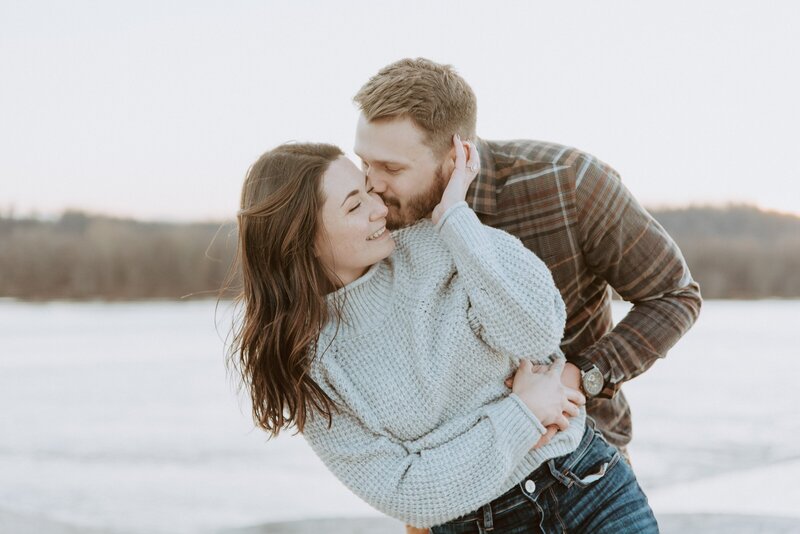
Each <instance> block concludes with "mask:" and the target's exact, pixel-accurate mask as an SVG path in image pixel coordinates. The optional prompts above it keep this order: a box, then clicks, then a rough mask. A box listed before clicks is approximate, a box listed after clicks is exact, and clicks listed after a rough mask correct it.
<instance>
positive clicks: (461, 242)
mask: <svg viewBox="0 0 800 534" xmlns="http://www.w3.org/2000/svg"><path fill="white" fill-rule="evenodd" d="M437 228H438V229H439V232H440V235H441V236H442V238H443V239H444V241H445V243H446V244H447V246H448V248H449V249H450V251H451V252H452V254H453V259H454V261H455V264H456V269H457V271H458V276H459V278H463V279H464V282H465V286H466V290H467V293H468V295H469V301H470V310H469V311H468V314H469V317H470V324H471V326H473V329H474V330H475V329H476V327H477V331H478V334H479V335H480V337H481V339H483V340H484V341H485V342H486V343H487V344H488V345H489V346H491V347H493V348H495V349H496V350H499V351H501V352H503V353H505V354H508V355H510V356H513V357H516V358H530V359H533V360H544V359H546V358H548V357H550V356H552V355H553V354H558V355H560V354H561V352H560V349H559V344H560V342H561V338H562V337H563V335H564V325H565V322H566V317H567V314H566V309H565V306H564V301H563V300H562V298H561V293H560V292H559V291H558V288H557V287H556V285H555V282H554V281H553V276H552V274H551V273H550V270H549V269H548V268H547V265H545V263H544V262H543V261H542V260H541V259H539V257H538V256H536V254H534V253H533V252H531V251H530V250H528V249H527V248H526V247H525V246H524V245H523V244H522V242H521V241H520V240H519V239H518V238H517V237H515V236H513V235H511V234H509V233H507V232H504V231H502V230H498V229H496V228H492V227H489V226H485V225H483V224H482V223H481V222H480V220H479V219H478V217H477V215H475V212H473V211H472V210H471V209H470V208H469V206H468V205H467V203H466V202H460V203H458V204H456V205H454V206H452V207H451V208H450V209H448V210H447V212H445V213H444V215H442V217H441V219H440V221H439V222H438V224H437Z"/></svg>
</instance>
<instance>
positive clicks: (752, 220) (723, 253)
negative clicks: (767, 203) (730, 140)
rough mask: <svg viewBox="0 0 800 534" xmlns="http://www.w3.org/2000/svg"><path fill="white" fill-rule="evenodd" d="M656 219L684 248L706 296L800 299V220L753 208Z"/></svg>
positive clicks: (674, 213) (665, 214)
mask: <svg viewBox="0 0 800 534" xmlns="http://www.w3.org/2000/svg"><path fill="white" fill-rule="evenodd" d="M653 215H654V216H655V217H656V219H658V220H659V222H660V223H661V224H662V225H663V226H664V227H665V228H666V229H667V231H668V232H669V233H670V235H672V237H673V238H674V239H675V241H676V242H677V243H678V245H679V246H680V247H681V250H682V251H683V254H684V256H685V257H686V261H687V263H688V264H689V268H690V269H691V271H692V275H693V276H694V278H695V279H696V280H697V281H698V282H699V283H700V287H701V291H702V293H703V296H704V297H706V298H735V299H749V298H769V297H783V298H798V297H800V217H794V216H791V215H786V214H779V213H772V212H765V211H761V210H758V209H756V208H754V207H752V206H729V207H727V208H724V209H722V208H703V207H694V208H686V209H681V210H670V211H656V212H653Z"/></svg>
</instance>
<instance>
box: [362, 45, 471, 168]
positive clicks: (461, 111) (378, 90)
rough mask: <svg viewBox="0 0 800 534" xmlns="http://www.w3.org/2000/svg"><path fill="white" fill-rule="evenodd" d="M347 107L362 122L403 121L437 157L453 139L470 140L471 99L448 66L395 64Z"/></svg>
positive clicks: (468, 90) (405, 61)
mask: <svg viewBox="0 0 800 534" xmlns="http://www.w3.org/2000/svg"><path fill="white" fill-rule="evenodd" d="M353 101H354V102H355V103H356V104H358V106H359V108H360V109H361V112H362V113H363V114H364V116H365V117H366V119H367V120H368V121H377V120H382V119H397V118H403V117H409V118H410V119H411V120H413V121H414V123H415V124H416V125H417V126H418V127H419V128H421V129H422V130H423V131H424V132H425V133H426V137H427V139H426V141H427V144H428V146H429V147H430V148H431V150H432V151H433V153H434V154H435V155H436V156H437V157H439V156H442V155H444V154H445V153H446V152H447V150H449V148H450V147H451V146H452V139H453V134H456V133H457V134H459V135H460V136H461V138H462V139H463V140H467V139H473V138H474V137H475V122H476V119H477V114H478V103H477V100H476V99H475V93H473V92H472V89H471V88H470V86H469V84H467V82H466V81H465V80H464V78H462V77H461V76H459V75H458V73H457V72H456V70H455V69H454V68H453V67H452V66H451V65H440V64H439V63H435V62H433V61H430V60H428V59H425V58H417V59H401V60H400V61H396V62H395V63H392V64H391V65H387V66H386V67H384V68H383V69H381V70H380V72H378V74H376V75H375V76H373V77H372V78H370V79H369V81H368V82H367V83H366V84H364V86H363V87H362V88H361V89H360V90H359V91H358V93H357V94H356V96H355V97H353Z"/></svg>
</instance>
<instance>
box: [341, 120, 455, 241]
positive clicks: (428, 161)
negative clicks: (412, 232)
mask: <svg viewBox="0 0 800 534" xmlns="http://www.w3.org/2000/svg"><path fill="white" fill-rule="evenodd" d="M355 153H356V155H358V157H359V158H361V165H362V169H363V170H364V172H365V173H367V175H368V176H369V181H370V184H371V185H372V187H373V188H375V192H376V193H378V194H379V195H380V196H381V198H382V199H383V202H384V203H385V204H386V205H387V206H388V208H389V214H388V215H387V217H386V227H387V228H389V229H390V230H395V229H397V228H402V227H403V226H408V225H409V224H413V223H415V222H416V221H418V220H419V219H422V218H423V217H428V216H429V215H430V213H431V212H432V211H433V208H435V207H436V205H437V204H438V203H439V201H440V200H441V199H442V193H443V192H444V189H445V187H446V186H447V179H448V177H449V175H450V173H451V172H452V161H450V159H449V158H447V157H444V158H442V159H441V160H437V158H436V157H435V155H434V153H433V151H432V150H431V149H430V147H428V145H427V144H425V133H424V132H423V131H422V130H421V129H420V128H419V127H417V126H416V125H415V124H414V123H413V121H412V120H411V119H409V118H407V117H404V118H398V119H386V120H379V121H371V122H370V121H368V120H367V119H366V118H365V117H364V115H363V114H362V115H361V116H360V117H359V119H358V125H357V126H356V144H355Z"/></svg>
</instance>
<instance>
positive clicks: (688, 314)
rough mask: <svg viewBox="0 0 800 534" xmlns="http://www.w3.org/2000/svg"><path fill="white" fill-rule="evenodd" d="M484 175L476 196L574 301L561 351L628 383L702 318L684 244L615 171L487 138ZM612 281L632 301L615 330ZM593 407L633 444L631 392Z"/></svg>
mask: <svg viewBox="0 0 800 534" xmlns="http://www.w3.org/2000/svg"><path fill="white" fill-rule="evenodd" d="M477 144H478V150H479V151H480V156H481V171H480V175H479V176H478V177H477V178H476V180H475V181H474V182H473V184H472V185H471V186H470V190H469V192H468V193H467V202H468V203H469V204H470V206H472V208H473V210H475V212H476V213H477V214H478V216H479V218H480V219H481V221H483V223H484V224H487V225H490V226H494V227H496V228H500V229H502V230H505V231H507V232H509V233H511V234H514V235H516V236H517V237H519V238H520V239H521V240H522V242H523V243H524V244H525V246H526V247H528V248H529V249H530V250H532V251H533V252H534V253H535V254H536V255H538V256H539V257H540V258H541V259H542V260H543V261H544V262H545V263H546V264H547V265H548V267H550V270H551V272H552V273H553V278H554V279H555V283H556V285H557V286H558V288H559V289H560V290H561V295H562V296H563V298H564V302H565V303H566V306H567V325H566V329H565V332H564V338H563V341H562V343H561V349H562V350H563V351H564V354H566V355H567V357H569V356H574V355H581V356H583V357H585V358H587V359H589V360H591V361H592V362H594V364H595V365H597V367H598V368H599V369H600V371H601V372H602V373H603V374H604V375H605V378H606V381H610V383H612V384H621V383H622V382H624V381H626V380H630V379H632V378H634V377H635V376H638V375H639V374H641V373H643V372H644V371H646V370H647V369H648V368H649V367H650V366H651V365H652V364H653V363H654V362H655V361H656V360H657V359H659V358H663V357H664V356H665V355H666V354H667V351H668V350H669V349H670V348H671V347H672V346H673V345H674V344H675V343H676V342H677V341H678V339H680V337H681V336H682V335H683V334H684V333H685V332H686V331H687V330H688V329H689V328H690V327H691V326H692V324H694V322H695V320H696V319H697V316H698V314H699V312H700V306H701V303H702V300H701V297H700V288H699V286H698V285H697V283H696V282H695V281H694V280H692V276H691V274H690V273H689V268H688V267H687V265H686V262H685V261H684V259H683V255H682V254H681V251H680V250H679V249H678V246H677V245H676V244H675V242H674V241H673V240H672V238H670V236H669V235H668V234H667V232H666V231H665V230H664V229H663V228H662V227H661V225H660V224H659V223H658V222H656V220H655V219H653V218H652V217H651V216H650V214H648V213H647V211H645V210H644V208H642V206H640V205H639V203H638V202H637V201H636V199H635V198H634V197H633V196H632V195H631V193H630V192H629V191H628V190H627V188H626V187H625V186H623V185H622V183H621V182H620V178H619V176H618V174H617V173H616V171H614V169H612V168H611V167H609V166H608V165H606V164H605V163H603V162H601V161H598V160H597V159H596V158H594V157H592V156H590V155H589V154H586V153H585V152H581V151H579V150H576V149H574V148H570V147H565V146H561V145H557V144H553V143H545V142H541V141H525V140H517V141H486V140H482V139H479V140H478V142H477ZM609 286H610V287H613V288H614V289H615V290H616V291H617V293H618V294H619V295H620V296H621V297H622V298H623V299H625V300H626V301H629V302H631V303H632V304H633V308H632V309H631V310H630V311H629V312H628V314H627V315H626V316H625V318H624V319H622V320H621V321H620V322H619V324H617V325H616V326H615V327H614V328H612V325H613V323H612V317H611V291H610V288H609ZM586 408H587V411H588V413H589V415H591V416H592V417H593V418H594V419H595V421H596V422H597V426H598V428H599V429H600V430H601V431H602V432H603V434H604V435H605V436H606V438H607V439H608V440H609V441H610V442H611V443H613V444H615V445H617V446H620V447H624V446H625V445H626V444H627V443H628V442H629V441H630V440H631V436H632V434H631V431H632V429H631V412H630V407H629V406H628V402H627V401H626V400H625V396H624V395H623V393H622V391H618V392H617V393H616V395H615V396H614V397H613V398H612V399H599V398H595V399H591V400H590V401H589V402H588V403H587V406H586Z"/></svg>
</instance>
